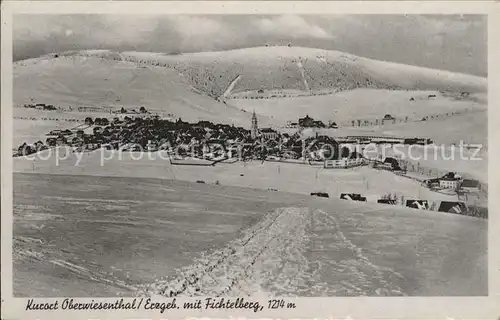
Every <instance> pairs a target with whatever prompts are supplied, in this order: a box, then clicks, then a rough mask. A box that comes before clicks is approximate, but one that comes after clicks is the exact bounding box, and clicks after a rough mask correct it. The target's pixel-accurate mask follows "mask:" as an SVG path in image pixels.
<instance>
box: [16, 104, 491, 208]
mask: <svg viewBox="0 0 500 320" xmlns="http://www.w3.org/2000/svg"><path fill="white" fill-rule="evenodd" d="M44 106H46V105H45V104H39V105H38V108H43V107H44ZM50 108H54V107H53V106H51V107H50ZM52 110H53V109H52ZM384 119H385V120H390V119H391V116H390V115H385V116H384V117H383V118H382V119H381V121H384ZM292 125H293V126H294V127H296V128H299V130H297V131H295V132H294V133H286V132H278V131H277V130H275V129H272V128H259V126H258V121H257V117H256V114H255V112H254V113H253V116H252V120H251V124H250V130H248V129H245V128H243V127H235V126H234V125H229V124H220V123H213V122H210V121H203V120H202V121H198V122H195V123H189V122H186V121H183V120H182V119H181V118H178V119H175V120H174V119H171V118H168V119H163V118H161V117H160V116H159V115H156V114H153V113H151V112H149V111H148V110H146V108H144V107H140V108H139V109H137V110H135V109H129V110H126V109H125V108H121V109H120V110H117V111H114V114H112V117H111V119H108V118H107V117H96V118H92V117H90V116H87V117H86V118H85V121H84V123H83V124H79V125H77V126H75V127H73V128H71V129H64V130H51V131H49V132H47V133H46V139H45V142H43V141H42V140H38V141H36V142H35V143H33V144H28V143H26V142H24V143H22V144H21V145H20V146H18V148H17V149H16V150H15V151H14V154H13V155H14V157H21V156H27V155H30V154H34V153H37V152H40V151H43V150H46V149H48V148H54V147H61V146H66V147H70V148H71V149H72V150H73V151H72V152H92V151H96V150H99V149H104V150H119V151H120V152H158V151H164V152H167V153H168V154H169V157H171V162H172V159H173V160H178V161H177V162H176V163H174V162H172V164H174V165H175V164H182V160H184V159H199V160H206V161H209V165H211V166H214V165H216V164H217V163H218V162H221V161H225V160H234V161H251V160H258V161H271V162H284V163H295V164H302V165H306V166H310V165H314V166H322V167H323V168H325V169H340V170H342V169H350V168H355V167H362V166H368V167H370V168H372V169H374V170H384V171H389V172H392V173H394V174H396V175H399V176H403V177H408V178H409V179H415V178H414V177H412V175H411V172H408V166H409V164H408V162H407V161H405V160H403V159H397V158H395V157H388V156H386V157H381V155H376V156H375V157H367V156H366V155H363V154H362V151H363V150H364V147H366V146H368V145H370V144H372V145H420V146H426V145H430V144H432V143H433V141H432V140H431V139H426V138H419V137H377V136H367V135H365V136H345V137H335V138H332V137H330V136H328V135H323V134H322V135H320V134H318V132H315V134H313V135H312V136H305V135H303V134H302V132H303V131H302V130H304V129H306V128H325V127H326V126H325V124H324V123H323V122H322V121H320V120H315V119H313V118H311V117H309V116H308V115H306V116H305V117H303V118H299V119H298V121H297V123H293V124H292ZM328 127H329V128H337V124H336V123H335V122H330V123H329V124H328ZM179 161H180V162H179ZM200 165H202V164H200ZM203 165H207V164H206V163H205V164H203ZM418 182H419V183H421V184H422V185H423V186H425V187H426V188H427V189H429V190H431V191H433V192H436V193H441V194H444V195H448V196H449V195H456V197H457V199H458V200H460V201H456V202H449V201H442V203H441V205H440V208H438V210H437V211H446V212H453V213H460V214H467V215H475V216H480V217H483V218H486V217H487V210H484V209H481V210H479V209H477V208H470V207H469V206H468V205H467V196H468V194H478V193H480V192H481V184H480V183H479V181H477V180H474V179H464V178H462V177H461V176H460V175H458V174H456V173H455V172H448V173H446V174H443V175H442V176H440V177H428V178H425V177H419V178H418ZM311 195H313V196H318V197H329V194H328V193H326V192H311ZM340 198H341V199H344V200H351V201H366V197H363V196H362V195H361V194H357V193H342V194H341V195H340ZM377 202H378V203H383V204H390V205H396V204H401V205H404V206H407V207H410V208H415V209H424V210H429V209H431V208H430V204H429V203H428V201H427V200H420V199H415V200H406V201H405V199H397V198H396V197H395V196H393V195H391V193H390V192H388V194H387V195H384V196H382V197H381V198H380V199H379V200H378V201H377ZM441 207H442V208H441ZM434 209H436V208H434Z"/></svg>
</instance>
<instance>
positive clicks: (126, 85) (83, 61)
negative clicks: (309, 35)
mask: <svg viewBox="0 0 500 320" xmlns="http://www.w3.org/2000/svg"><path fill="white" fill-rule="evenodd" d="M92 54H96V53H92ZM98 54H102V52H101V51H98ZM113 57H114V56H113ZM31 99H34V100H31ZM30 102H39V103H51V104H54V105H56V106H61V107H67V106H71V107H73V109H76V107H79V106H93V107H112V108H115V109H118V108H121V107H122V106H123V107H125V108H137V109H138V108H139V107H140V106H145V107H146V108H147V109H150V110H156V111H159V112H163V113H166V114H173V115H174V116H175V117H181V118H182V119H183V120H191V121H194V120H199V119H205V120H211V121H216V122H223V123H229V124H230V123H234V124H235V125H244V126H248V124H249V123H250V117H251V114H250V113H245V112H243V111H241V110H238V109H236V108H234V107H231V106H228V105H226V104H224V103H222V102H217V101H215V100H214V99H211V98H210V97H208V96H207V95H204V94H200V93H199V92H197V90H196V89H194V88H193V87H192V86H191V85H190V84H189V83H188V82H187V81H186V80H185V79H183V78H182V77H181V76H179V75H178V73H177V72H176V71H175V70H172V69H167V68H158V67H152V66H148V67H146V68H144V67H140V66H137V65H136V64H134V63H130V62H116V61H113V60H108V59H105V58H98V57H85V56H82V55H81V53H78V54H76V55H66V56H64V55H59V56H58V57H57V58H55V57H53V56H47V57H42V58H39V59H31V60H26V61H21V62H18V63H15V64H14V104H15V105H18V106H19V105H23V104H25V103H30ZM263 121H264V120H263Z"/></svg>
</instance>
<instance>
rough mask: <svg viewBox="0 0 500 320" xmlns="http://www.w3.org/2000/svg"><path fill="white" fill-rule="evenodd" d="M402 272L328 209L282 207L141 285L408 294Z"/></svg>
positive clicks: (153, 291)
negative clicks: (380, 261)
mask: <svg viewBox="0 0 500 320" xmlns="http://www.w3.org/2000/svg"><path fill="white" fill-rule="evenodd" d="M401 278H402V276H401V275H400V274H398V273H396V272H394V271H393V270H391V269H387V268H381V267H379V266H377V265H375V264H374V263H372V262H371V261H370V260H369V259H368V258H367V257H365V256H364V255H363V252H362V250H361V249H360V248H358V247H356V246H355V245H354V244H353V243H352V242H351V241H350V240H349V239H347V238H346V237H345V235H344V234H343V232H342V231H341V228H340V225H339V223H338V222H337V220H336V219H335V218H334V217H333V216H332V215H331V214H328V213H327V212H325V211H322V210H312V209H309V208H281V209H278V210H276V211H275V212H273V213H270V214H268V215H266V216H265V217H264V218H263V219H262V220H261V221H259V222H258V223H256V224H255V225H253V226H252V227H250V228H249V229H247V230H246V231H245V232H243V235H242V236H241V237H240V238H239V239H237V240H234V241H232V242H230V243H229V244H228V245H227V246H226V247H225V248H223V249H220V250H216V251H213V252H211V253H208V254H206V255H204V256H202V257H201V258H199V259H198V260H197V261H195V262H194V263H193V264H192V265H191V266H189V267H186V268H183V269H181V270H179V271H178V273H177V275H176V276H175V277H173V278H172V279H161V280H158V281H156V282H155V283H153V284H151V285H148V286H146V287H143V288H141V290H140V291H139V292H138V294H139V295H147V296H149V295H153V296H156V295H159V296H168V297H175V296H250V295H259V294H263V295H270V296H320V295H328V296H335V295H338V296H386V295H391V296H395V295H404V293H403V292H402V290H401V288H400V287H398V285H397V284H396V282H397V280H400V279H401Z"/></svg>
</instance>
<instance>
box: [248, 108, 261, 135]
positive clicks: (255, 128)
mask: <svg viewBox="0 0 500 320" xmlns="http://www.w3.org/2000/svg"><path fill="white" fill-rule="evenodd" d="M258 135H259V126H258V125H257V116H256V115H255V110H254V111H253V115H252V126H251V128H250V136H251V137H252V139H256V138H257V136H258Z"/></svg>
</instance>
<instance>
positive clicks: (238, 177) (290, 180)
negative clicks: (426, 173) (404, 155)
mask: <svg viewBox="0 0 500 320" xmlns="http://www.w3.org/2000/svg"><path fill="white" fill-rule="evenodd" d="M57 150H59V151H58V152H59V158H60V159H61V160H59V161H57V160H56V158H57V156H56V153H55V151H54V149H52V151H51V152H52V156H51V157H50V158H49V160H40V159H44V158H45V157H46V156H47V157H48V155H49V150H45V151H42V152H41V153H40V156H39V160H29V159H28V158H26V157H20V158H16V159H15V161H14V171H15V172H25V173H32V172H35V173H47V174H70V175H96V176H114V177H145V178H162V179H172V180H181V181H192V182H194V181H197V180H203V181H205V182H206V183H210V184H213V183H216V182H218V183H219V184H221V185H227V186H237V187H248V188H255V189H262V190H268V189H270V188H271V189H277V190H280V191H287V192H294V193H301V194H310V193H311V192H317V191H323V192H327V193H329V194H330V196H331V197H334V198H339V197H340V194H341V193H361V194H363V195H364V196H366V197H367V199H368V201H371V202H376V200H377V199H379V198H380V197H381V196H383V195H386V194H387V193H396V194H397V195H398V196H404V197H405V198H415V197H418V198H421V199H429V200H456V197H452V196H445V195H442V194H437V193H435V192H431V191H429V190H428V189H427V188H425V187H423V186H422V185H421V184H420V183H418V182H416V181H414V180H411V179H407V178H404V177H400V176H397V175H394V174H392V173H390V172H387V171H376V170H374V169H372V168H369V167H360V168H352V169H349V170H343V169H340V170H339V169H324V168H323V167H322V166H309V165H302V164H293V163H280V162H264V163H262V162H260V161H252V162H236V163H232V164H229V163H228V164H226V163H219V164H217V165H215V166H213V167H212V166H208V167H207V166H176V165H171V164H170V162H169V159H168V157H167V156H166V155H163V156H162V157H163V158H161V157H160V154H159V153H156V152H154V153H149V154H143V155H142V159H139V157H140V154H139V153H129V152H123V153H121V156H120V153H118V152H113V151H107V150H98V151H94V152H91V153H84V154H75V153H66V149H63V148H61V149H57ZM78 157H81V158H78ZM64 158H66V159H64ZM101 159H104V160H103V161H102V164H103V165H101ZM105 159H108V160H105ZM75 164H77V165H75Z"/></svg>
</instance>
